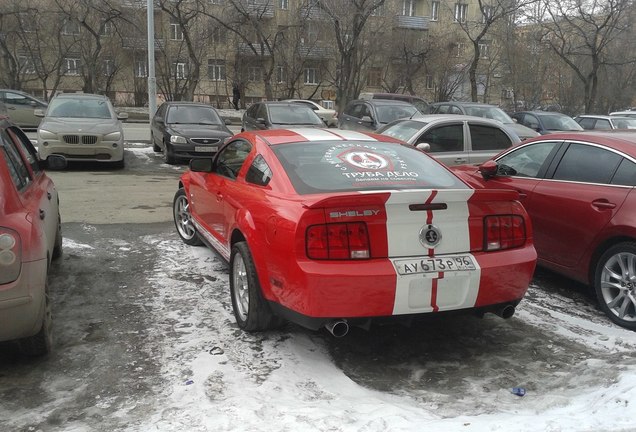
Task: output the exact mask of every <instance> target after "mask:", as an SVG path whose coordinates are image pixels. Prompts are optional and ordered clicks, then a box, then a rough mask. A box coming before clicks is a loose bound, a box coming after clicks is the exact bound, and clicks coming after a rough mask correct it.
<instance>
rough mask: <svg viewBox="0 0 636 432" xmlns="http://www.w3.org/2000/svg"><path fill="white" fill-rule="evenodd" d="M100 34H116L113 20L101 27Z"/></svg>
mask: <svg viewBox="0 0 636 432" xmlns="http://www.w3.org/2000/svg"><path fill="white" fill-rule="evenodd" d="M99 34H100V35H101V36H111V35H113V34H115V24H113V22H112V21H106V22H105V23H104V25H103V26H102V28H101V29H100V32H99Z"/></svg>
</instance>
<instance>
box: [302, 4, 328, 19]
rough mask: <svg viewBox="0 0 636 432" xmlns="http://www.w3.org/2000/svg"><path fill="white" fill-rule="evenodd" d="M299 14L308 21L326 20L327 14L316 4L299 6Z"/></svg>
mask: <svg viewBox="0 0 636 432" xmlns="http://www.w3.org/2000/svg"><path fill="white" fill-rule="evenodd" d="M300 16H301V17H302V18H303V19H306V20H310V21H327V20H329V15H327V13H326V12H325V11H324V10H322V9H321V8H319V7H318V6H303V7H301V8H300Z"/></svg>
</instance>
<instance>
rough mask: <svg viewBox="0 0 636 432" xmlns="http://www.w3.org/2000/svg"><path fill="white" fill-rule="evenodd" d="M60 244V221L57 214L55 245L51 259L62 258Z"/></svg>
mask: <svg viewBox="0 0 636 432" xmlns="http://www.w3.org/2000/svg"><path fill="white" fill-rule="evenodd" d="M62 242H63V240H62V219H61V218H60V216H59V214H58V222H57V231H56V232H55V245H54V246H53V253H52V254H51V259H53V260H56V259H59V258H60V257H61V256H62Z"/></svg>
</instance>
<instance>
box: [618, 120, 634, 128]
mask: <svg viewBox="0 0 636 432" xmlns="http://www.w3.org/2000/svg"><path fill="white" fill-rule="evenodd" d="M613 122H614V126H615V127H616V129H636V118H622V119H616V120H613Z"/></svg>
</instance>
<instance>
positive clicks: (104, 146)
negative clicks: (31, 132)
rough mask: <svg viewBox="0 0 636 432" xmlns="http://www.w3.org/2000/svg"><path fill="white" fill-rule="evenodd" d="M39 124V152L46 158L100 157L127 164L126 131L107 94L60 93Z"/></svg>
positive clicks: (40, 114)
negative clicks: (56, 156) (52, 156)
mask: <svg viewBox="0 0 636 432" xmlns="http://www.w3.org/2000/svg"><path fill="white" fill-rule="evenodd" d="M36 115H38V116H41V117H44V118H43V119H42V122H41V123H40V126H39V127H38V132H37V136H38V153H39V155H40V158H41V159H43V160H46V159H47V158H48V157H49V156H50V155H61V156H64V157H65V158H66V159H67V160H69V161H97V162H106V163H110V164H113V165H114V166H115V167H117V168H123V167H124V131H123V129H122V126H121V120H125V119H127V118H128V114H127V113H119V114H116V113H115V109H114V108H113V106H112V104H111V103H110V100H109V99H108V98H107V97H106V96H102V95H96V94H88V93H68V94H59V95H57V96H55V97H54V98H53V99H51V102H50V103H49V106H48V109H47V110H46V114H45V113H44V112H42V111H41V110H36Z"/></svg>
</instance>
